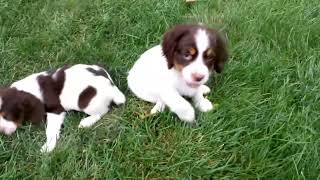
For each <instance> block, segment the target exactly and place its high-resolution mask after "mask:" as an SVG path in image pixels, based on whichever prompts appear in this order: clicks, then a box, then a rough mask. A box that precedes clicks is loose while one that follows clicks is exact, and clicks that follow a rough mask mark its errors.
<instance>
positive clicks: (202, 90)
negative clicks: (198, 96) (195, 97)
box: [200, 85, 211, 95]
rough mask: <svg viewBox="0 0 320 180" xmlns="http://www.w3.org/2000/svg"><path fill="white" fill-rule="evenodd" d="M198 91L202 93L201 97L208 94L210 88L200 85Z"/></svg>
mask: <svg viewBox="0 0 320 180" xmlns="http://www.w3.org/2000/svg"><path fill="white" fill-rule="evenodd" d="M200 91H201V92H202V94H203V95H206V94H209V92H210V91H211V90H210V88H209V87H208V86H206V85H201V86H200Z"/></svg>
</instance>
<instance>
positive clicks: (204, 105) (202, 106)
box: [198, 99, 213, 112]
mask: <svg viewBox="0 0 320 180" xmlns="http://www.w3.org/2000/svg"><path fill="white" fill-rule="evenodd" d="M198 108H199V110H200V111H201V112H208V111H210V110H212V109H213V105H212V103H211V102H210V101H209V100H208V99H204V100H202V101H201V102H199V104H198Z"/></svg>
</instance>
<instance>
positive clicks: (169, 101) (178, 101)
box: [161, 90, 195, 123]
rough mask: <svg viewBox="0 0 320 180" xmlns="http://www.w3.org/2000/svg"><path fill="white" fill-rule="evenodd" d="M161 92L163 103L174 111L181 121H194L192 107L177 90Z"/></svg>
mask: <svg viewBox="0 0 320 180" xmlns="http://www.w3.org/2000/svg"><path fill="white" fill-rule="evenodd" d="M161 94H162V95H161V99H162V101H163V102H164V104H166V105H167V106H168V107H169V108H170V109H171V111H173V112H174V113H176V114H177V116H178V117H179V118H180V119H181V120H182V121H185V122H190V123H192V122H194V119H195V112H194V109H193V107H192V106H191V104H190V103H189V102H188V101H186V100H185V99H184V98H183V97H182V96H181V95H180V94H179V93H178V92H176V91H175V90H171V91H167V92H165V93H161Z"/></svg>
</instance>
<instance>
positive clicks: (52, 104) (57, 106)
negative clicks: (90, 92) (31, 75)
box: [38, 66, 69, 114]
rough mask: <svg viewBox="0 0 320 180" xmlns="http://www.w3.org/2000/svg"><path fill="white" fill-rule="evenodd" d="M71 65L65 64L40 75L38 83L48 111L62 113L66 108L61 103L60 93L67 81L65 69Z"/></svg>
mask: <svg viewBox="0 0 320 180" xmlns="http://www.w3.org/2000/svg"><path fill="white" fill-rule="evenodd" d="M67 68H69V66H64V67H62V68H60V69H59V70H57V71H55V72H53V73H52V74H49V75H40V76H39V77H38V83H39V86H40V88H41V92H42V96H43V100H44V104H45V109H46V111H47V112H51V113H56V114H60V113H61V112H64V111H65V110H64V108H63V107H62V105H61V103H60V97H59V96H60V94H61V91H62V89H63V86H64V82H65V70H66V69H67Z"/></svg>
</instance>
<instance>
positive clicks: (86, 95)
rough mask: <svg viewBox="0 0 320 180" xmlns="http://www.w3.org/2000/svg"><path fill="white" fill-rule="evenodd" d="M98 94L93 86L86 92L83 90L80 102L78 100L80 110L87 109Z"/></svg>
mask: <svg viewBox="0 0 320 180" xmlns="http://www.w3.org/2000/svg"><path fill="white" fill-rule="evenodd" d="M96 94H97V90H96V89H95V88H94V87H92V86H88V87H87V88H86V89H85V90H83V91H82V92H81V94H80V95H79V100H78V106H79V108H80V109H84V108H86V107H87V106H88V105H89V103H90V101H91V99H92V98H93V97H94V96H95V95H96Z"/></svg>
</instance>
